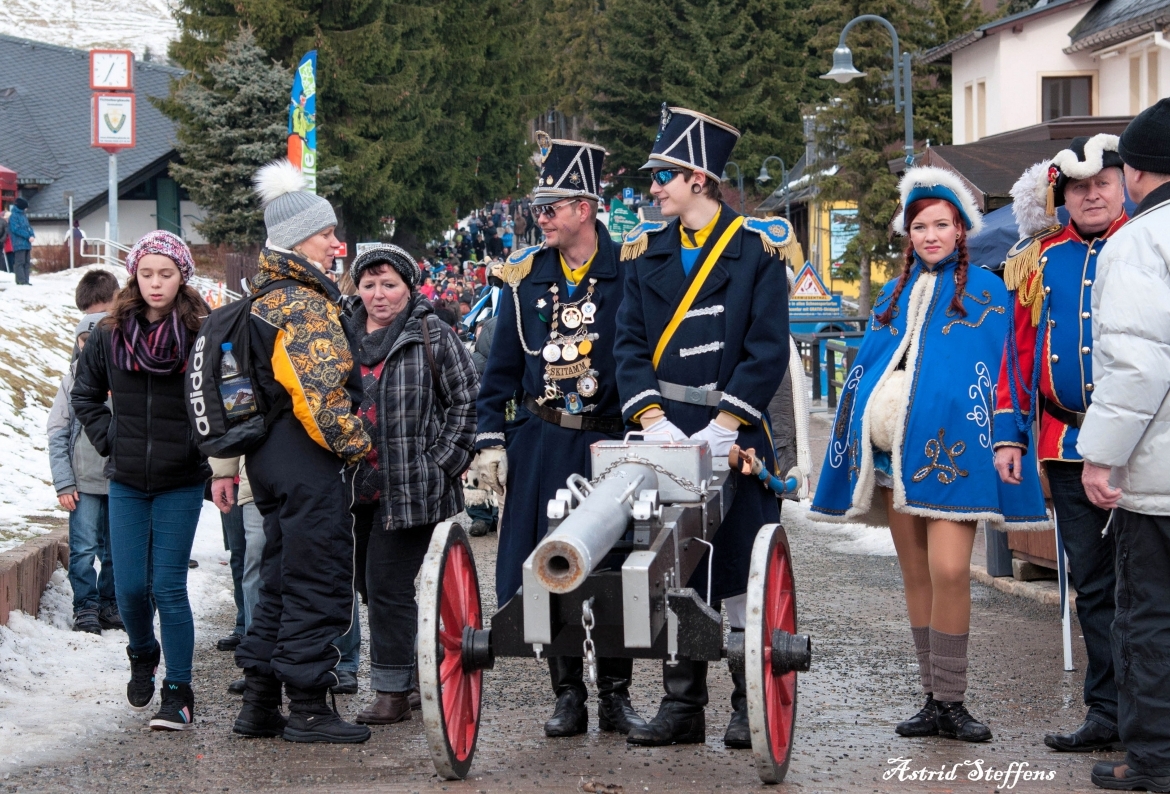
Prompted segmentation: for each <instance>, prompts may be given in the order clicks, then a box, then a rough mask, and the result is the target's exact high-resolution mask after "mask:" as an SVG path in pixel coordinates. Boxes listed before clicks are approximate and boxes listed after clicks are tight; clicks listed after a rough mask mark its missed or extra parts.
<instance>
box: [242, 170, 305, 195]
mask: <svg viewBox="0 0 1170 794" xmlns="http://www.w3.org/2000/svg"><path fill="white" fill-rule="evenodd" d="M252 184H254V185H255V186H256V194H257V195H258V196H260V201H261V203H263V204H270V203H271V202H272V201H274V200H276V199H278V198H280V197H281V196H283V195H284V194H286V193H296V192H297V191H298V190H304V189H305V175H304V174H302V173H301V169H299V168H297V167H296V166H295V165H293V164H292V163H291V162H289V161H288V160H287V159H281V160H276V161H274V162H271V163H269V164H268V165H266V166H264V167H263V168H261V169H260V170H259V171H257V172H256V176H255V177H253V178H252Z"/></svg>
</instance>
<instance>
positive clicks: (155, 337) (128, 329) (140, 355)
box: [110, 312, 191, 375]
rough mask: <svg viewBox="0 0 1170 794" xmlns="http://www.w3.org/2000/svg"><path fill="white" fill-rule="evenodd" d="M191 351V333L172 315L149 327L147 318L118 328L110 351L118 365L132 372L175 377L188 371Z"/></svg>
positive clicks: (131, 321)
mask: <svg viewBox="0 0 1170 794" xmlns="http://www.w3.org/2000/svg"><path fill="white" fill-rule="evenodd" d="M190 350H191V332H190V331H189V330H188V329H187V326H185V325H183V324H182V323H181V322H180V321H179V313H178V312H171V313H170V314H168V315H167V316H166V317H164V318H162V319H161V320H159V321H157V322H155V323H151V324H149V325H147V324H146V319H145V317H144V316H143V315H137V316H135V317H132V318H131V319H130V320H129V322H127V323H124V324H123V325H116V326H114V330H113V333H112V334H111V340H110V352H111V354H112V356H113V360H114V366H116V367H117V368H118V369H121V370H126V371H129V372H150V373H152V374H154V375H174V374H175V373H176V372H182V371H183V370H184V369H186V368H187V353H188V352H190Z"/></svg>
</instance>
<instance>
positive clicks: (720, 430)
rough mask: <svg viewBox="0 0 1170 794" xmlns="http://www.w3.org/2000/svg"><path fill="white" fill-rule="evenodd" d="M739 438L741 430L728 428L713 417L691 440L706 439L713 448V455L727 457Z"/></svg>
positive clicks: (714, 456)
mask: <svg viewBox="0 0 1170 794" xmlns="http://www.w3.org/2000/svg"><path fill="white" fill-rule="evenodd" d="M737 438H739V430H728V429H727V428H725V427H724V426H723V425H721V424H719V423H718V422H716V421H715V420H714V419H712V420H711V423H710V424H709V425H707V426H706V427H704V428H703V429H702V430H700V431H699V432H698V433H695V434H694V435H693V436H691V441H706V442H707V446H709V447H710V448H711V457H713V458H726V457H727V454H728V453H729V452H731V446H732V445H733V444H734V443H735V441H736V439H737Z"/></svg>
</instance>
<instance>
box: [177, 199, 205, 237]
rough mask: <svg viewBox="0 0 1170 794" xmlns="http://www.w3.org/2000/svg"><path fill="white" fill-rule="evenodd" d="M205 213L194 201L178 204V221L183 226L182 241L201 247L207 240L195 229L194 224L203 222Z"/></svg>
mask: <svg viewBox="0 0 1170 794" xmlns="http://www.w3.org/2000/svg"><path fill="white" fill-rule="evenodd" d="M206 214H207V213H205V212H204V211H203V208H202V207H200V206H199V205H198V204H196V203H195V202H194V201H180V202H179V219H180V221H181V222H182V224H183V239H185V240H186V241H187V242H188V243H190V244H191V245H203V244H204V243H206V242H207V240H205V239H203V235H201V234H200V233H199V231H198V230H197V229H196V228H195V224H196V223H198V222H199V221H201V220H203V218H204V216H205V215H206Z"/></svg>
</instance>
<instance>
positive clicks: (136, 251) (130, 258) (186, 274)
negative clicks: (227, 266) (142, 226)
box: [126, 229, 195, 284]
mask: <svg viewBox="0 0 1170 794" xmlns="http://www.w3.org/2000/svg"><path fill="white" fill-rule="evenodd" d="M147 254H160V255H162V256H165V257H166V258H167V259H170V260H171V261H172V262H174V263H175V265H177V266H178V268H179V275H180V276H182V278H183V283H184V284H186V283H187V282H188V281H190V280H191V276H193V275H195V260H194V258H192V256H191V249H190V248H188V247H187V244H186V243H185V242H183V241H182V239H180V238H179V237H177V236H176V235H174V234H171V233H170V232H167V231H163V230H162V229H157V230H155V231H153V232H149V233H147V234H144V235H143V236H142V237H141V238H139V240H138V242H136V243H135V244H134V247H133V248H131V249H130V253H128V254H126V270H127V271H128V272H129V273H130V278H134V277H135V275H136V274H137V273H138V263H139V262H140V261H141V260H142V257H144V256H146V255H147Z"/></svg>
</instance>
